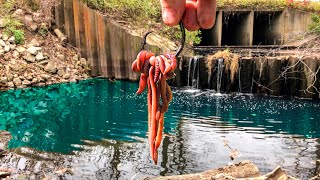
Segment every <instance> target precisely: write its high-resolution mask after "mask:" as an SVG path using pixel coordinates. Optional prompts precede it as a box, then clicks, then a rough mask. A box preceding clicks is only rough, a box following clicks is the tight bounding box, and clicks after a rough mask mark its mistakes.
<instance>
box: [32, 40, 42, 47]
mask: <svg viewBox="0 0 320 180" xmlns="http://www.w3.org/2000/svg"><path fill="white" fill-rule="evenodd" d="M29 44H31V45H32V46H36V47H39V46H41V43H40V42H39V41H38V40H37V39H35V38H33V39H32V40H31V41H30V43H29Z"/></svg>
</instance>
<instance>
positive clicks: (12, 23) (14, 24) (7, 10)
mask: <svg viewBox="0 0 320 180" xmlns="http://www.w3.org/2000/svg"><path fill="white" fill-rule="evenodd" d="M1 2H2V1H1ZM2 3H3V8H1V9H0V13H1V14H5V16H4V33H5V34H6V35H8V36H12V35H13V36H14V37H15V42H16V43H17V44H23V43H24V39H25V37H24V31H23V30H22V29H20V27H21V26H22V24H21V23H20V22H19V21H18V20H16V19H15V18H13V17H12V16H11V12H12V11H13V9H14V6H15V5H16V1H15V0H5V1H4V2H2Z"/></svg>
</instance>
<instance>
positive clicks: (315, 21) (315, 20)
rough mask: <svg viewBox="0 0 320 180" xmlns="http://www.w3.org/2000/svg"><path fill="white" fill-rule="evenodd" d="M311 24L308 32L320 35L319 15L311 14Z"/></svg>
mask: <svg viewBox="0 0 320 180" xmlns="http://www.w3.org/2000/svg"><path fill="white" fill-rule="evenodd" d="M311 18H312V24H311V25H310V26H309V31H310V32H314V33H317V34H320V14H312V17H311Z"/></svg>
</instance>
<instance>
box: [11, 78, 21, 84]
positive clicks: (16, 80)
mask: <svg viewBox="0 0 320 180" xmlns="http://www.w3.org/2000/svg"><path fill="white" fill-rule="evenodd" d="M12 82H13V84H14V85H15V86H20V85H21V79H20V78H18V77H17V78H14V79H13V81H12Z"/></svg>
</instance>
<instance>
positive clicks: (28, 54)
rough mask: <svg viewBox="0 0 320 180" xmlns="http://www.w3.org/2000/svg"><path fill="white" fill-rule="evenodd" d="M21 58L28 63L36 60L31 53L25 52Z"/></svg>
mask: <svg viewBox="0 0 320 180" xmlns="http://www.w3.org/2000/svg"><path fill="white" fill-rule="evenodd" d="M23 59H24V60H26V61H27V62H30V63H33V62H35V61H36V57H35V56H34V55H32V54H31V53H27V54H26V55H25V56H23Z"/></svg>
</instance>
